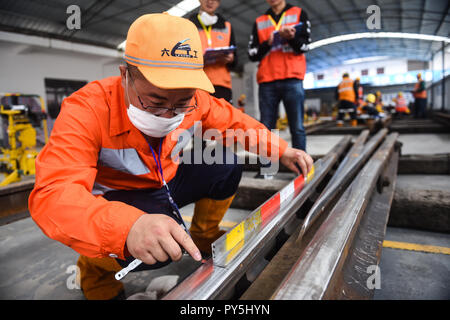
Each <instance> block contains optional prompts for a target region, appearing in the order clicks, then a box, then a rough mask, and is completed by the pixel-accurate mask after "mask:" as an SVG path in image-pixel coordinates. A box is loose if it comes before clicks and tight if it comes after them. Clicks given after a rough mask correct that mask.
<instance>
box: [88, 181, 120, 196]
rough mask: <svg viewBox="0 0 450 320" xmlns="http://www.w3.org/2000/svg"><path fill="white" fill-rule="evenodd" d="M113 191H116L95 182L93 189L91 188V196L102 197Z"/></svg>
mask: <svg viewBox="0 0 450 320" xmlns="http://www.w3.org/2000/svg"><path fill="white" fill-rule="evenodd" d="M114 190H116V189H113V188H110V187H107V186H104V185H102V184H100V183H98V182H95V183H94V187H93V188H92V194H93V195H98V194H101V195H103V194H105V193H107V192H108V191H114Z"/></svg>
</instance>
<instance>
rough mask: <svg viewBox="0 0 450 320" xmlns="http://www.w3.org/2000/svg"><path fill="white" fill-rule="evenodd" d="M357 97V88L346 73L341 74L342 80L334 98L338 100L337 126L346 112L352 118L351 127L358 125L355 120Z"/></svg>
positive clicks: (341, 123) (340, 124)
mask: <svg viewBox="0 0 450 320" xmlns="http://www.w3.org/2000/svg"><path fill="white" fill-rule="evenodd" d="M357 97H358V88H357V87H356V85H355V83H354V81H353V80H352V79H350V76H349V74H348V73H344V74H343V75H342V81H341V82H340V83H339V85H338V86H337V88H336V98H337V100H338V101H339V113H338V119H337V125H338V126H339V127H341V126H343V124H344V116H345V114H346V113H349V114H350V118H351V119H352V122H351V125H352V127H356V126H357V125H358V121H357V120H356V101H357Z"/></svg>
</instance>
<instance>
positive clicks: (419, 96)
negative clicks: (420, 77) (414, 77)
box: [414, 81, 427, 99]
mask: <svg viewBox="0 0 450 320" xmlns="http://www.w3.org/2000/svg"><path fill="white" fill-rule="evenodd" d="M420 82H421V81H417V83H416V85H415V86H414V98H416V99H426V97H427V90H423V91H421V92H415V91H416V90H418V89H419V88H420Z"/></svg>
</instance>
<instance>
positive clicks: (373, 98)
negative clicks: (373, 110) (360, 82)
mask: <svg viewBox="0 0 450 320" xmlns="http://www.w3.org/2000/svg"><path fill="white" fill-rule="evenodd" d="M366 101H367V102H370V103H375V101H376V98H375V95H374V94H373V93H369V94H368V95H367V97H366Z"/></svg>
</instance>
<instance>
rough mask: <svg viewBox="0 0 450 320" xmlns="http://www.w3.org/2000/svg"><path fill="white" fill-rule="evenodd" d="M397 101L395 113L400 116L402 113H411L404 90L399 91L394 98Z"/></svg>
mask: <svg viewBox="0 0 450 320" xmlns="http://www.w3.org/2000/svg"><path fill="white" fill-rule="evenodd" d="M393 100H394V102H395V113H396V114H397V115H399V116H401V115H402V114H409V113H410V111H409V108H408V105H407V103H406V99H405V97H404V96H403V92H401V91H400V92H399V93H398V94H397V97H396V98H394V99H393Z"/></svg>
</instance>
